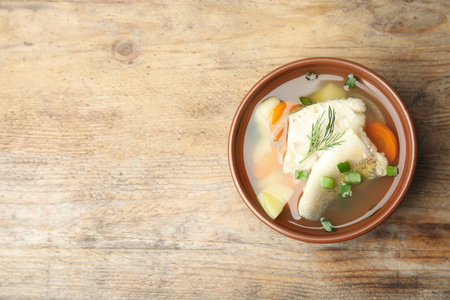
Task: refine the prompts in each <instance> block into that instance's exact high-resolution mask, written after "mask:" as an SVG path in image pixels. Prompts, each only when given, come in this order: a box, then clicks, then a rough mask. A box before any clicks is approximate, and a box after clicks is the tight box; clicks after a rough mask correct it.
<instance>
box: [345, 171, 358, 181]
mask: <svg viewBox="0 0 450 300" xmlns="http://www.w3.org/2000/svg"><path fill="white" fill-rule="evenodd" d="M345 183H347V184H357V183H361V173H359V172H358V171H355V172H348V173H345Z"/></svg>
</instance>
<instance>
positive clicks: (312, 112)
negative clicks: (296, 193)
mask: <svg viewBox="0 0 450 300" xmlns="http://www.w3.org/2000/svg"><path fill="white" fill-rule="evenodd" d="M329 106H330V107H331V108H332V109H334V111H335V115H336V119H335V122H334V132H340V133H342V132H345V131H346V130H347V129H349V128H353V129H354V130H357V129H359V128H361V127H363V126H364V124H365V122H366V116H365V114H364V112H365V111H366V106H365V104H364V102H363V100H361V99H359V98H347V99H338V100H327V101H323V102H320V103H316V104H313V105H310V106H307V107H305V108H303V109H302V110H300V111H298V112H296V113H293V114H291V115H290V116H289V129H288V141H287V152H286V156H285V159H284V166H283V170H284V172H285V173H291V174H294V173H295V171H296V170H309V169H311V168H312V165H313V164H314V163H315V162H316V161H317V160H318V159H319V158H320V156H321V155H322V153H323V152H324V151H316V152H314V153H313V154H312V155H311V156H310V157H309V158H308V159H306V160H305V161H304V162H302V163H301V164H299V162H300V161H302V159H303V158H304V157H305V156H306V155H307V154H308V149H309V144H310V139H309V136H310V134H311V126H312V125H313V124H314V123H315V122H316V121H317V119H318V118H319V117H320V115H321V114H322V113H323V112H324V111H326V110H328V107H329ZM325 126H326V122H324V124H323V126H322V130H324V129H325Z"/></svg>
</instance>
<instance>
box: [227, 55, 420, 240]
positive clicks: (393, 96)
mask: <svg viewBox="0 0 450 300" xmlns="http://www.w3.org/2000/svg"><path fill="white" fill-rule="evenodd" d="M311 63H321V64H327V63H332V64H338V65H340V66H342V67H346V68H350V69H354V70H358V71H359V72H362V73H365V74H368V75H370V77H371V79H373V80H375V81H377V83H379V84H381V85H382V86H383V87H384V88H385V90H387V91H388V93H385V92H383V94H385V96H386V97H387V98H388V99H389V101H391V102H392V100H395V101H396V104H397V105H398V106H399V107H400V108H401V110H396V112H397V115H399V116H400V115H403V118H404V120H405V124H404V125H405V126H402V129H403V131H409V133H410V135H411V139H412V140H411V143H410V144H411V145H412V148H411V149H410V151H411V157H412V161H411V162H410V163H411V167H410V168H409V169H408V172H407V173H406V174H404V173H403V174H402V176H406V177H405V178H406V179H405V180H406V183H405V184H404V185H399V186H398V187H397V188H398V189H401V190H400V193H399V196H398V197H397V198H396V199H394V201H390V203H391V204H390V205H389V206H388V207H387V209H386V210H385V211H383V212H382V213H380V214H379V215H378V217H377V218H376V219H374V221H372V222H370V223H367V224H366V225H365V226H361V228H358V229H356V230H353V231H350V232H347V233H343V234H342V235H333V236H331V235H330V236H310V235H303V234H301V233H299V232H295V231H292V230H288V229H287V228H285V227H283V226H281V225H279V224H277V223H276V222H275V221H274V220H272V219H271V218H270V217H268V216H267V215H265V214H264V213H263V212H262V211H260V210H259V209H257V208H256V207H255V206H254V204H253V201H251V199H249V198H250V197H249V196H248V194H247V193H246V191H245V188H244V186H243V185H242V183H241V182H240V179H239V176H238V172H239V170H238V163H237V151H235V149H236V143H237V142H236V137H237V134H238V129H239V125H240V123H241V122H242V120H241V118H240V116H242V115H243V113H244V112H245V108H246V106H247V104H248V103H251V102H252V101H253V95H254V94H255V92H257V91H258V90H260V89H262V88H263V87H264V86H265V85H266V84H267V83H269V82H270V81H271V80H274V79H275V78H276V77H277V76H279V75H281V74H283V73H284V72H286V71H289V70H292V69H296V68H300V67H301V66H304V65H307V64H311ZM389 94H390V95H389ZM402 125H403V122H402ZM416 164H417V137H416V130H415V128H414V124H413V119H412V117H411V114H410V112H409V110H408V108H407V107H406V105H405V103H404V101H403V99H402V98H401V97H400V95H399V94H398V93H397V91H396V90H395V89H394V87H393V86H392V85H391V84H390V83H388V82H387V80H385V79H384V78H383V77H382V76H381V75H379V74H378V73H376V72H375V71H373V70H371V69H370V68H368V67H365V66H363V65H361V64H359V63H356V62H353V61H350V60H347V59H342V58H335V57H310V58H305V59H299V60H295V61H292V62H289V63H287V64H284V65H282V66H280V67H278V68H276V69H274V70H272V71H271V72H269V73H268V74H266V75H265V76H264V77H262V78H261V79H260V80H259V81H258V82H257V83H256V84H255V85H254V86H253V87H252V88H251V89H250V90H249V91H248V92H247V94H246V95H245V97H244V98H243V99H242V100H241V102H240V104H239V106H238V108H237V110H236V112H235V114H234V117H233V121H232V123H231V127H230V131H229V136H228V165H229V169H230V172H231V177H232V179H233V183H234V185H235V186H236V189H237V191H238V193H239V195H240V197H241V198H242V200H243V201H244V203H245V204H246V205H247V207H248V208H249V209H250V210H251V211H252V213H253V214H254V215H255V216H256V217H257V218H258V219H260V220H261V221H262V222H263V223H264V224H266V225H267V226H269V227H270V228H272V229H273V230H275V231H277V232H279V233H281V234H283V235H285V236H288V237H290V238H293V239H296V240H299V241H303V242H309V243H336V242H343V241H347V240H350V239H354V238H356V237H359V236H361V235H363V234H365V233H367V232H369V231H371V230H372V229H374V228H375V227H377V226H378V225H380V224H381V223H382V222H384V221H385V220H386V219H387V218H388V217H389V216H390V215H391V214H392V213H393V212H394V211H395V210H396V209H397V208H398V206H399V205H400V203H401V202H402V201H403V199H404V197H405V195H406V193H407V191H408V189H409V187H410V185H411V182H412V179H413V177H414V173H415V168H416Z"/></svg>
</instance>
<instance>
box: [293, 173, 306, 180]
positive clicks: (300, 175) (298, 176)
mask: <svg viewBox="0 0 450 300" xmlns="http://www.w3.org/2000/svg"><path fill="white" fill-rule="evenodd" d="M308 177H309V171H295V179H300V180H308Z"/></svg>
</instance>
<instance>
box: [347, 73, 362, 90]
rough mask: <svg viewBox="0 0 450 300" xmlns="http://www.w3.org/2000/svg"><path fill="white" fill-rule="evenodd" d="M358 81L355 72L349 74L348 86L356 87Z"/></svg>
mask: <svg viewBox="0 0 450 300" xmlns="http://www.w3.org/2000/svg"><path fill="white" fill-rule="evenodd" d="M357 81H359V79H358V77H356V76H353V74H350V75H348V78H347V81H346V82H345V85H346V86H348V87H349V88H352V89H354V88H355V85H356V82H357Z"/></svg>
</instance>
